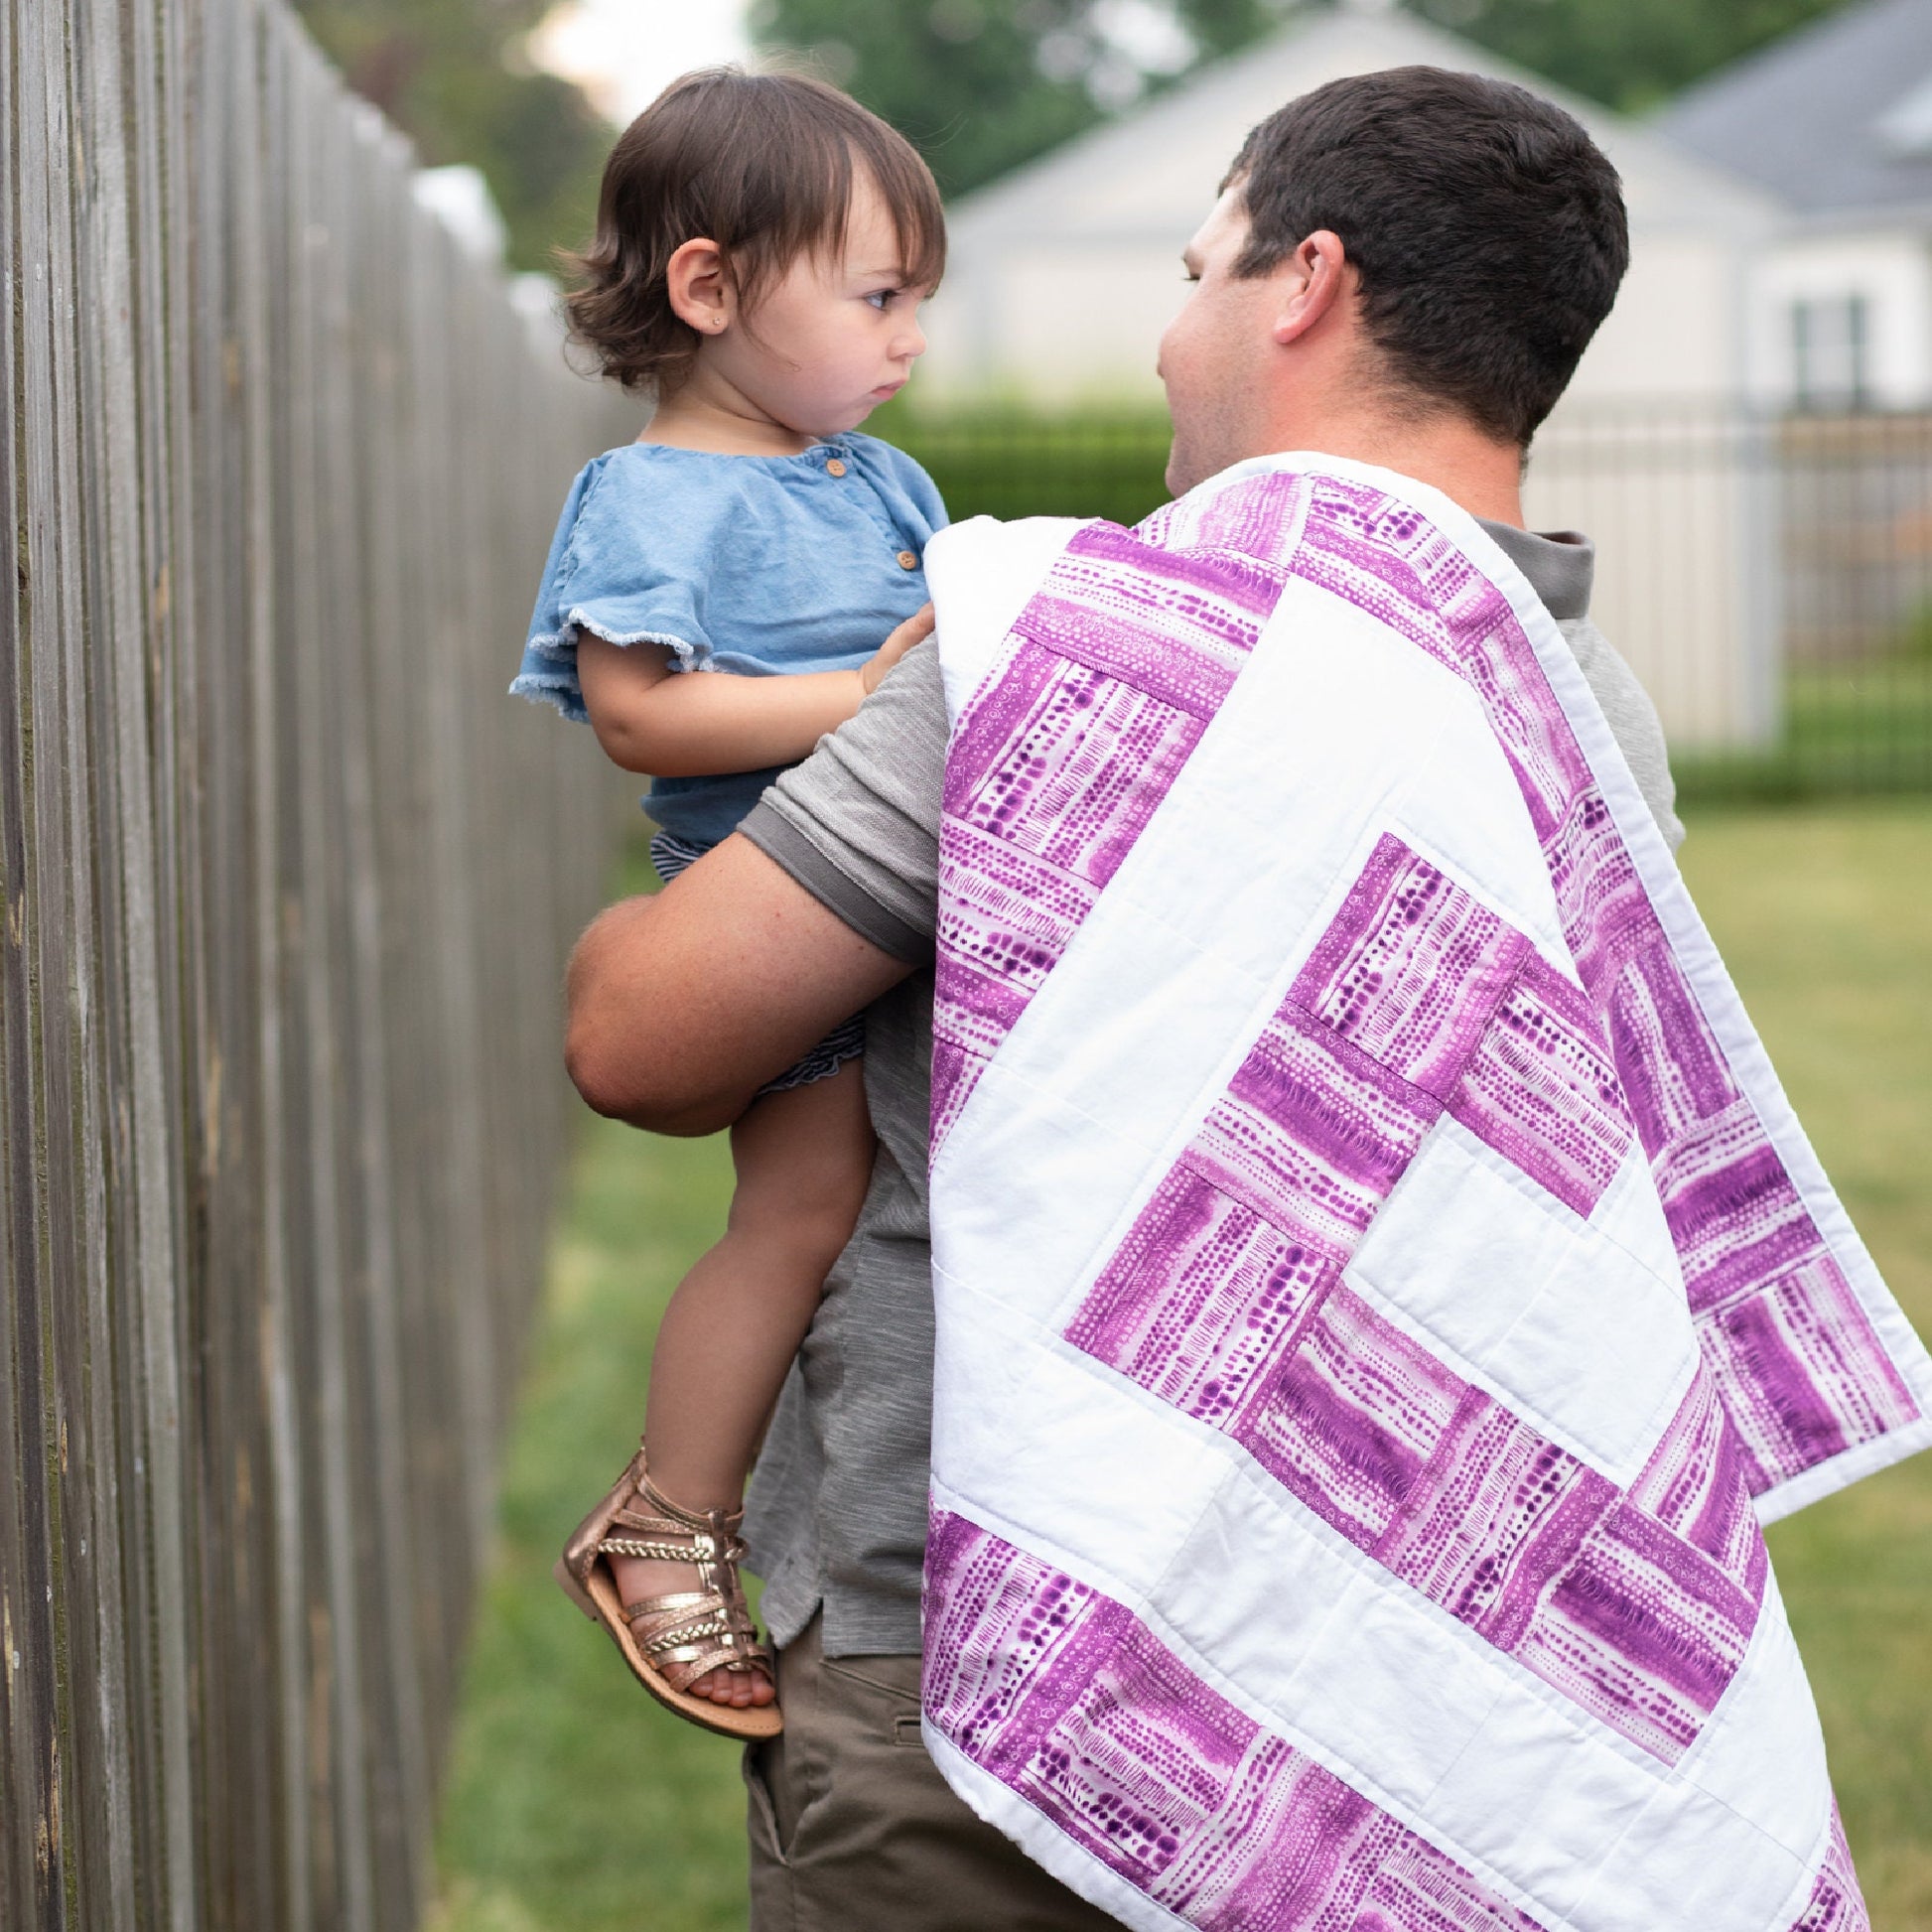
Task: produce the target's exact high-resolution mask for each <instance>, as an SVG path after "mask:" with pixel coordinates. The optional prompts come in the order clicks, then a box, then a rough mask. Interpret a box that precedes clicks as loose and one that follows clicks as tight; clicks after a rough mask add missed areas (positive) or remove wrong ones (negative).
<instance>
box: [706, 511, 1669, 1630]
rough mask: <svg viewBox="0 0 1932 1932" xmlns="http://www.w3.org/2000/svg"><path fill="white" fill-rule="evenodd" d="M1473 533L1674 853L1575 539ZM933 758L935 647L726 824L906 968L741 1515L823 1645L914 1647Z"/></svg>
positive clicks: (797, 1621) (870, 1058)
mask: <svg viewBox="0 0 1932 1932" xmlns="http://www.w3.org/2000/svg"><path fill="white" fill-rule="evenodd" d="M1483 527H1484V528H1485V529H1486V530H1487V531H1488V533H1489V535H1490V536H1492V537H1493V538H1494V539H1495V540H1496V542H1497V543H1498V544H1499V545H1501V547H1502V548H1503V550H1504V551H1506V552H1507V553H1508V555H1509V556H1510V558H1511V559H1512V560H1513V561H1514V562H1515V564H1516V565H1517V567H1518V568H1519V569H1520V570H1521V571H1522V572H1523V574H1524V576H1525V577H1527V578H1528V579H1529V582H1530V585H1531V587H1532V588H1533V589H1534V590H1535V592H1536V594H1537V596H1538V597H1540V598H1541V599H1542V600H1543V602H1544V604H1545V605H1546V606H1547V607H1548V609H1549V611H1550V614H1551V616H1552V617H1554V618H1555V619H1556V620H1557V621H1558V625H1559V627H1560V628H1561V629H1562V631H1563V634H1564V636H1565V638H1566V639H1567V640H1568V641H1569V644H1570V648H1571V649H1572V650H1573V651H1574V652H1575V653H1576V655H1577V661H1578V663H1579V664H1580V665H1581V666H1582V668H1583V672H1584V675H1585V677H1586V678H1587V679H1588V681H1589V686H1590V689H1591V690H1592V691H1593V692H1594V693H1595V694H1596V700H1597V702H1598V703H1599V704H1600V705H1601V706H1602V707H1603V713H1604V716H1605V717H1606V718H1607V719H1608V720H1609V724H1610V728H1611V730H1612V731H1613V732H1614V733H1615V734H1616V740H1617V743H1618V744H1619V745H1620V746H1621V747H1622V748H1623V754H1624V757H1625V758H1626V759H1629V762H1630V768H1631V769H1632V771H1633V772H1635V774H1636V778H1637V783H1638V785H1639V786H1640V787H1641V788H1642V791H1643V795H1644V798H1645V800H1646V802H1647V803H1648V804H1649V806H1650V809H1651V811H1652V812H1653V813H1654V814H1655V815H1656V818H1657V822H1658V824H1659V825H1660V826H1661V827H1662V828H1663V831H1664V835H1665V837H1666V838H1667V839H1668V840H1669V841H1670V843H1671V844H1672V846H1673V847H1675V846H1676V845H1678V844H1679V843H1681V842H1682V840H1683V837H1684V828H1683V826H1682V825H1680V824H1679V823H1678V821H1677V819H1676V817H1675V815H1674V814H1673V812H1672V809H1671V807H1672V804H1673V799H1674V794H1673V788H1672V785H1671V776H1670V765H1669V761H1668V759H1666V757H1665V753H1664V734H1663V731H1662V728H1661V727H1660V726H1659V724H1658V722H1657V713H1656V710H1655V708H1654V707H1653V706H1652V704H1651V702H1650V700H1649V698H1648V697H1647V696H1646V695H1645V693H1644V690H1643V687H1642V686H1641V685H1640V684H1639V683H1638V682H1637V680H1636V677H1635V676H1634V675H1633V673H1632V672H1631V670H1630V667H1629V666H1628V665H1627V664H1625V663H1624V661H1623V660H1622V658H1620V657H1619V656H1618V655H1617V654H1616V652H1615V651H1614V650H1612V649H1611V648H1610V646H1609V644H1608V643H1607V642H1606V641H1605V640H1604V638H1603V637H1602V635H1601V634H1600V633H1599V632H1598V631H1597V630H1596V629H1595V628H1594V626H1593V625H1592V624H1591V623H1590V622H1589V620H1588V618H1587V616H1586V615H1585V614H1586V612H1587V609H1588V605H1589V587H1590V577H1591V572H1592V570H1593V567H1594V561H1595V559H1594V552H1593V551H1592V549H1591V546H1590V545H1589V543H1588V542H1587V541H1586V540H1585V539H1584V538H1582V537H1577V536H1570V535H1565V536H1560V537H1543V536H1533V535H1531V534H1530V533H1528V532H1527V531H1523V530H1516V529H1511V528H1509V527H1508V526H1507V525H1504V524H1499V523H1485V524H1484V525H1483ZM945 758H946V704H945V695H944V692H943V690H942V688H941V684H940V677H939V658H938V653H937V652H936V650H934V648H933V647H932V645H930V644H922V645H920V646H919V647H918V648H917V649H916V650H913V651H911V652H909V653H908V654H907V655H906V657H905V659H904V661H903V662H902V663H900V664H899V665H898V666H897V668H896V669H895V670H894V672H893V673H892V675H891V676H890V677H888V678H887V679H886V680H885V681H884V682H883V683H882V684H881V685H880V687H879V689H878V690H877V691H876V692H874V693H873V695H872V696H871V697H870V698H869V699H868V700H867V701H866V703H865V705H864V706H863V707H862V708H861V710H860V711H859V714H858V715H857V716H856V717H855V718H853V719H852V720H851V721H850V722H849V723H847V724H845V725H843V726H842V727H841V728H840V729H839V730H838V731H836V732H834V733H833V734H832V735H831V737H829V738H826V739H823V740H821V741H820V743H819V747H818V749H817V750H816V751H815V752H814V753H813V754H812V756H811V757H810V758H808V759H805V761H804V762H803V763H802V764H799V765H796V766H794V767H793V768H792V769H791V770H790V771H787V772H786V773H785V774H784V776H783V777H781V778H780V779H779V780H778V781H777V782H776V783H775V784H773V785H772V786H771V787H770V789H769V790H768V791H766V792H765V794H764V797H763V799H762V800H761V801H760V802H759V805H758V807H757V808H756V809H755V810H754V811H753V813H752V815H751V816H750V817H749V818H747V819H746V820H745V822H744V824H743V826H742V827H741V828H740V829H741V830H742V831H743V832H744V833H745V835H746V837H748V838H749V839H751V840H752V841H753V843H754V844H756V845H757V846H758V847H759V850H760V851H762V852H764V853H765V854H767V855H768V856H769V857H770V858H772V859H773V860H775V861H776V862H777V863H778V864H779V865H780V866H782V867H783V868H784V870H785V871H786V872H788V873H789V874H790V875H791V876H792V878H794V879H795V880H797V882H798V883H799V885H801V886H802V887H804V889H805V890H806V891H807V892H808V893H810V894H811V895H812V897H814V898H816V899H818V900H820V901H821V902H822V903H823V904H825V905H826V906H828V907H829V908H830V909H831V910H832V911H833V912H835V913H837V914H838V916H839V917H840V918H841V919H843V920H844V921H845V923H846V924H847V925H849V926H850V927H852V929H853V930H854V931H855V932H857V933H859V934H860V936H861V937H862V938H865V939H869V940H870V941H871V942H872V943H873V944H874V945H876V946H878V947H880V948H881V949H882V950H883V951H885V952H888V953H891V954H892V955H893V956H894V957H895V958H897V959H904V960H909V961H911V962H912V963H913V964H914V965H916V966H917V967H918V968H919V970H918V971H917V972H915V973H913V974H912V975H911V977H910V978H908V979H906V980H904V981H903V982H902V983H901V984H900V985H898V986H897V987H896V988H895V989H894V990H893V991H892V992H891V993H888V994H887V995H886V996H885V998H884V999H882V1000H880V1001H879V1002H878V1003H877V1004H876V1005H874V1006H873V1007H872V1009H871V1010H870V1012H869V1013H868V1014H867V1017H866V1097H867V1099H868V1101H869V1102H870V1104H871V1107H872V1118H873V1125H874V1127H875V1128H876V1130H877V1131H878V1135H879V1157H878V1161H877V1163H876V1165H875V1167H874V1169H873V1175H872V1185H871V1188H870V1190H869V1191H868V1193H867V1195H866V1201H865V1206H864V1208H863V1210H862V1211H861V1213H860V1216H859V1225H858V1228H857V1229H856V1231H855V1232H854V1234H853V1237H852V1240H851V1242H850V1243H849V1244H848V1245H847V1247H846V1250H845V1252H844V1253H843V1254H842V1255H841V1256H840V1257H839V1260H838V1263H837V1265H836V1266H835V1267H834V1268H833V1270H832V1273H831V1275H830V1277H829V1278H828V1279H827V1281H826V1284H825V1298H824V1301H823V1302H822V1303H821V1304H820V1307H819V1311H818V1313H817V1315H816V1316H815V1317H814V1319H813V1321H812V1326H811V1332H810V1333H809V1334H807V1335H806V1337H805V1341H804V1345H803V1347H802V1348H800V1350H799V1351H798V1360H797V1363H796V1365H795V1366H794V1367H793V1369H792V1372H791V1375H790V1378H789V1379H788V1380H787V1382H786V1384H785V1389H784V1394H783V1396H782V1397H781V1398H780V1400H779V1403H778V1410H777V1414H776V1415H775V1416H774V1417H773V1419H772V1423H771V1428H770V1431H769V1433H768V1434H767V1436H766V1438H765V1443H764V1448H763V1450H762V1452H761V1453H760V1455H759V1465H758V1469H757V1472H756V1474H755V1475H754V1477H753V1481H752V1492H751V1498H750V1506H749V1509H748V1512H747V1535H748V1537H749V1539H750V1541H751V1545H752V1568H753V1569H754V1570H755V1571H756V1572H757V1573H758V1574H759V1576H761V1577H762V1578H763V1579H764V1580H765V1590H764V1598H763V1611H764V1616H765V1620H766V1622H767V1624H768V1625H769V1627H770V1631H771V1635H772V1637H773V1639H774V1640H775V1641H776V1642H777V1643H779V1644H781V1645H782V1644H786V1643H789V1642H790V1641H791V1640H792V1639H793V1638H794V1637H796V1636H797V1635H798V1634H799V1632H800V1631H802V1630H803V1629H804V1627H805V1625H806V1624H807V1623H809V1622H810V1621H811V1618H812V1613H813V1612H814V1611H815V1610H817V1609H818V1608H820V1607H821V1606H822V1607H823V1609H824V1612H825V1625H824V1640H825V1651H826V1654H827V1655H828V1656H832V1657H846V1656H856V1655H865V1654H867V1653H872V1654H879V1653H907V1652H912V1651H916V1650H917V1649H918V1648H919V1575H920V1566H921V1563H922V1561H923V1558H924V1554H925V1523H926V1477H927V1463H928V1458H929V1455H930V1429H931V1417H932V1335H933V1324H932V1278H931V1247H930V1238H929V1233H928V1227H927V1221H926V1161H927V1155H928V1153H929V1149H930V1142H929V1136H928V1131H927V1115H928V1112H929V1110H930V1104H931V1067H932V971H931V964H932V933H933V924H934V920H935V917H936V914H937V908H938V852H939V799H940V786H941V782H942V779H943V777H944V771H945Z"/></svg>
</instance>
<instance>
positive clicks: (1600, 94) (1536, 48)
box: [1417, 0, 1846, 113]
mask: <svg viewBox="0 0 1932 1932" xmlns="http://www.w3.org/2000/svg"><path fill="white" fill-rule="evenodd" d="M1845 3H1846V0H1420V4H1419V5H1418V8H1417V11H1418V12H1420V13H1422V14H1424V15H1426V16H1428V17H1430V18H1433V19H1435V20H1436V21H1438V22H1440V23H1441V24H1442V25H1443V26H1446V27H1449V28H1451V29H1453V30H1454V31H1455V32H1457V33H1460V34H1465V35H1467V36H1468V38H1469V39H1470V40H1473V41H1476V42H1479V43H1480V44H1481V45H1482V46H1484V47H1487V48H1491V49H1493V50H1494V51H1495V52H1496V53H1498V54H1501V55H1504V56H1506V57H1507V58H1508V59H1510V60H1512V61H1515V62H1518V63H1519V64H1520V65H1522V66H1523V67H1526V68H1530V69H1533V70H1534V71H1536V72H1537V73H1540V74H1544V75H1547V76H1548V78H1550V79H1552V80H1555V81H1559V82H1561V83H1562V84H1563V85H1564V86H1567V87H1574V88H1575V89H1576V90H1577V91H1578V92H1579V93H1583V94H1588V95H1589V96H1590V97H1591V98H1592V99H1594V100H1600V101H1602V102H1604V103H1605V104H1606V105H1607V106H1611V107H1618V108H1621V109H1623V110H1624V111H1625V112H1626V113H1643V112H1646V111H1647V110H1649V109H1651V108H1653V107H1656V106H1658V105H1659V104H1661V103H1662V102H1663V101H1665V100H1667V99H1669V98H1670V96H1671V95H1672V94H1675V93H1677V92H1679V91H1680V90H1681V89H1683V88H1685V87H1687V86H1689V85H1690V84H1691V82H1692V81H1694V80H1700V79H1702V78H1703V77H1704V76H1705V75H1706V74H1707V73H1712V72H1715V71H1716V70H1717V69H1719V68H1722V67H1725V66H1727V65H1728V64H1729V63H1730V62H1732V61H1734V60H1736V59H1738V58H1739V57H1740V56H1742V55H1745V54H1748V53H1750V52H1752V51H1753V50H1754V49H1756V48H1759V47H1763V46H1766V45H1768V43H1770V42H1771V41H1774V40H1777V39H1779V38H1780V37H1781V36H1783V35H1785V34H1788V33H1790V32H1791V31H1792V29H1793V28H1796V27H1801V26H1803V25H1804V24H1805V23H1806V22H1807V21H1811V20H1815V19H1817V18H1818V17H1819V16H1821V15H1823V14H1828V13H1834V12H1836V11H1837V10H1838V9H1839V7H1841V6H1842V5H1844V4H1845Z"/></svg>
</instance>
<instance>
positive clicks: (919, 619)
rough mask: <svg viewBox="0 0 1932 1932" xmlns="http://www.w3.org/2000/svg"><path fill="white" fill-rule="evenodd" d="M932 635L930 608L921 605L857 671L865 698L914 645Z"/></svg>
mask: <svg viewBox="0 0 1932 1932" xmlns="http://www.w3.org/2000/svg"><path fill="white" fill-rule="evenodd" d="M931 635H932V606H931V605H930V604H922V605H920V606H919V608H918V609H917V610H916V611H915V612H913V614H912V615H911V616H910V617H909V618H907V619H906V620H905V621H904V622H903V623H902V624H900V625H899V627H898V628H897V630H895V631H894V632H893V634H892V635H891V636H890V637H888V638H887V639H886V641H885V642H884V643H883V644H881V645H880V646H879V648H878V649H877V650H876V651H874V652H873V654H872V655H871V656H870V657H869V658H867V659H866V661H865V663H864V664H863V665H861V666H860V669H859V682H860V684H861V685H863V686H864V687H865V693H866V696H867V697H871V696H872V694H873V693H874V692H875V691H877V690H878V689H879V680H880V679H881V678H883V677H884V676H885V675H886V673H887V672H888V671H890V670H891V669H892V668H893V666H894V665H895V664H897V662H898V660H899V659H900V658H901V657H903V656H904V655H905V653H906V652H907V651H908V650H910V649H911V648H912V646H913V645H914V644H920V643H923V642H924V641H925V640H926V639H927V638H928V637H930V636H931Z"/></svg>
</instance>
